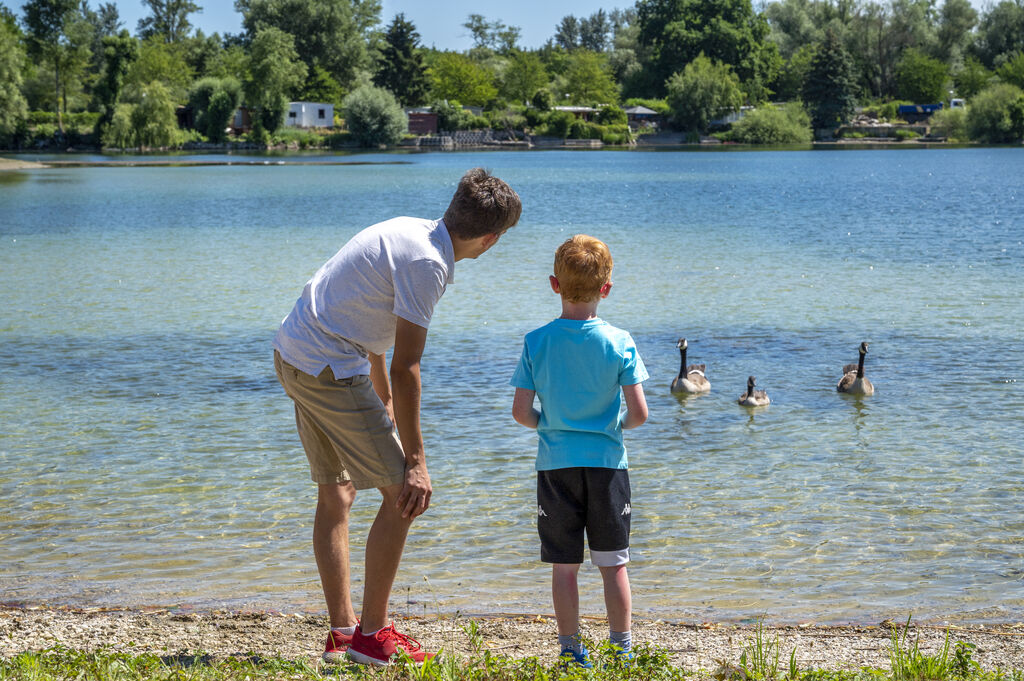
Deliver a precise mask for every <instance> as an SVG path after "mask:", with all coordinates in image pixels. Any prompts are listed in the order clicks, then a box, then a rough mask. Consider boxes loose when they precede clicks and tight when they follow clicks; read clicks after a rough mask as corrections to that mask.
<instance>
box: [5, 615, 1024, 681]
mask: <svg viewBox="0 0 1024 681" xmlns="http://www.w3.org/2000/svg"><path fill="white" fill-rule="evenodd" d="M470 619H473V620H474V621H476V622H477V624H478V625H479V628H480V635H481V636H482V640H483V641H484V645H485V646H486V648H487V649H489V650H491V651H492V653H494V654H500V655H507V656H510V657H514V658H525V657H537V658H539V659H540V660H542V661H552V660H554V659H555V658H556V656H557V653H558V650H557V648H556V639H555V623H554V620H553V619H552V618H551V616H550V615H495V616H482V617H480V616H478V617H473V618H466V617H458V618H441V619H437V618H407V619H396V625H397V626H398V628H399V629H400V630H401V631H403V632H405V633H408V634H409V635H411V636H413V637H414V638H416V639H418V640H419V641H420V642H421V643H422V644H423V645H424V646H425V647H426V648H427V649H430V650H437V649H441V648H443V649H444V651H445V652H446V653H447V654H456V655H467V654H469V652H470V638H469V635H468V634H467V633H466V631H465V630H464V628H463V627H464V626H465V625H466V624H468V622H469V620H470ZM903 624H904V622H899V623H893V622H889V621H886V622H882V623H879V624H877V625H866V626H856V625H849V626H825V625H817V624H812V623H807V624H801V625H786V626H772V625H770V620H769V624H768V625H767V626H766V627H765V630H766V632H765V633H766V634H767V636H768V638H769V639H771V638H774V637H776V636H777V637H778V645H779V650H780V652H781V658H782V659H783V660H787V661H788V659H789V655H790V651H792V650H795V651H796V661H797V664H798V665H799V666H800V667H801V668H802V669H831V670H835V669H842V670H857V669H860V668H861V667H875V668H887V667H888V665H889V650H890V647H891V641H892V633H893V627H894V626H898V627H899V628H900V630H902V626H903ZM948 631H949V641H950V648H951V650H952V647H953V646H954V645H955V643H956V642H957V641H964V642H967V643H971V644H974V645H975V646H977V647H976V649H975V650H974V653H973V656H974V659H975V660H976V661H977V662H978V663H979V664H980V665H981V666H982V668H983V669H986V670H996V669H1002V670H1010V669H1017V670H1020V669H1024V623H1013V624H1011V623H1007V624H1005V625H996V626H993V625H988V626H955V625H951V626H949V628H948ZM326 632H327V620H326V617H324V616H323V615H311V614H308V613H296V614H287V613H279V612H225V611H214V612H194V611H190V610H178V611H176V610H166V609H157V610H116V609H114V610H111V609H102V608H92V609H90V608H81V609H65V608H13V607H4V606H0V657H4V658H11V657H13V656H15V655H18V654H19V653H22V652H26V651H39V650H45V649H48V648H52V647H54V646H66V647H69V648H73V649H75V650H85V651H92V650H97V649H100V648H104V649H106V650H113V651H121V652H130V653H132V654H135V655H138V654H142V653H147V652H148V653H154V654H159V655H168V654H171V655H194V654H196V653H199V652H202V653H205V654H208V655H211V656H213V657H215V658H222V657H227V656H232V655H245V654H247V653H257V654H260V655H264V656H270V655H276V656H280V657H283V658H287V659H295V660H297V659H308V660H310V661H313V660H316V659H317V658H318V657H319V655H320V652H321V651H322V648H323V641H324V638H325V636H326ZM583 632H584V635H585V636H588V637H590V638H591V639H593V640H595V641H600V640H603V639H604V638H605V637H606V635H607V624H606V622H605V621H604V620H603V619H600V618H584V621H583ZM946 632H947V627H946V626H945V625H943V624H935V623H928V624H920V625H915V624H912V626H911V631H910V634H909V636H908V638H907V641H908V642H912V641H913V640H914V638H915V637H917V636H918V635H920V640H919V643H920V648H921V650H922V651H923V652H926V653H928V654H935V653H936V652H937V651H938V650H939V649H940V648H941V647H942V645H943V642H944V641H945V637H946ZM755 635H756V631H755V627H754V626H753V625H749V624H744V625H736V624H732V623H714V622H694V623H684V622H666V621H663V620H653V621H652V620H642V619H638V620H634V623H633V640H634V642H635V643H637V644H645V643H646V644H650V645H653V646H657V647H658V648H661V649H662V650H664V651H666V652H667V653H668V655H669V657H670V659H671V661H672V663H673V664H675V665H681V666H682V667H683V668H684V669H686V670H688V671H697V670H705V673H710V672H711V671H713V670H714V669H715V668H716V667H717V666H718V665H719V664H720V662H723V661H724V662H726V663H730V664H737V663H738V662H739V659H740V655H741V654H742V653H743V651H744V649H745V648H746V647H747V646H749V645H751V644H752V642H753V640H754V637H755Z"/></svg>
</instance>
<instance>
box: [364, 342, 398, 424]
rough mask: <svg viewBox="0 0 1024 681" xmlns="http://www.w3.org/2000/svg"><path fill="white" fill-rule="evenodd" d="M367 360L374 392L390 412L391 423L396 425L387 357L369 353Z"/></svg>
mask: <svg viewBox="0 0 1024 681" xmlns="http://www.w3.org/2000/svg"><path fill="white" fill-rule="evenodd" d="M367 359H369V360H370V382H371V383H373V391H374V392H375V393H377V397H379V398H380V401H381V402H383V403H384V408H385V409H386V410H387V412H388V418H390V419H391V423H394V422H395V411H394V408H393V405H392V404H391V382H390V381H388V366H387V363H388V358H387V355H386V354H382V355H374V354H372V353H369V354H368V355H367Z"/></svg>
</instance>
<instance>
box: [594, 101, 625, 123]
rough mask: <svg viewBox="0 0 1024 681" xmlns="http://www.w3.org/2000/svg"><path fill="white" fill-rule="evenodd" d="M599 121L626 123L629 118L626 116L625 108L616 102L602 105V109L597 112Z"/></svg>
mask: <svg viewBox="0 0 1024 681" xmlns="http://www.w3.org/2000/svg"><path fill="white" fill-rule="evenodd" d="M597 122H598V123H600V124H601V125H616V124H619V123H621V124H625V123H627V122H628V118H627V117H626V112H625V111H624V110H622V109H621V108H619V107H617V106H615V105H614V104H611V105H609V106H605V107H602V108H601V110H600V111H598V112H597Z"/></svg>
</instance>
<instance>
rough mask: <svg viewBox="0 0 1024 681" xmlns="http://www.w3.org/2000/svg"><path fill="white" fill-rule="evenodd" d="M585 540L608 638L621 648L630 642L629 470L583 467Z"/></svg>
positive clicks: (630, 509)
mask: <svg viewBox="0 0 1024 681" xmlns="http://www.w3.org/2000/svg"><path fill="white" fill-rule="evenodd" d="M587 490H588V497H587V498H588V508H587V540H588V542H589V543H590V560H591V562H593V563H594V565H596V566H597V567H598V568H599V569H600V570H601V580H602V582H603V583H604V602H605V608H606V610H607V613H608V630H609V639H610V640H611V642H612V643H613V644H615V645H617V646H618V647H619V648H620V649H621V650H623V651H628V650H629V649H630V647H631V645H632V640H631V634H630V625H631V620H632V596H631V594H630V589H629V572H628V571H627V569H626V564H627V563H629V530H630V525H631V523H630V520H631V518H632V508H631V504H630V500H631V494H630V485H629V473H628V471H626V470H625V469H608V468H590V469H587Z"/></svg>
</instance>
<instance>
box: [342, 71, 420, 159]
mask: <svg viewBox="0 0 1024 681" xmlns="http://www.w3.org/2000/svg"><path fill="white" fill-rule="evenodd" d="M341 106H342V110H343V111H344V112H345V123H346V125H347V126H348V130H349V132H351V133H352V137H353V138H355V139H356V141H358V142H359V143H360V144H361V145H363V146H365V147H376V146H380V145H382V144H396V143H397V142H398V141H399V140H401V139H402V135H404V134H405V131H406V130H407V129H408V128H409V122H408V120H407V119H406V117H405V112H404V111H402V107H401V105H400V104H399V103H398V100H397V99H395V96H394V95H393V94H391V93H390V92H388V91H387V90H385V89H384V88H379V87H374V86H373V85H361V86H360V87H358V88H356V89H355V90H353V91H352V92H350V93H349V94H348V96H346V97H345V100H344V101H343V102H342V105H341Z"/></svg>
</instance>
